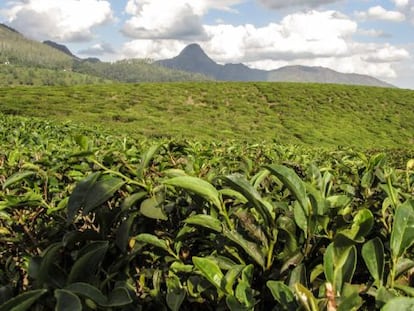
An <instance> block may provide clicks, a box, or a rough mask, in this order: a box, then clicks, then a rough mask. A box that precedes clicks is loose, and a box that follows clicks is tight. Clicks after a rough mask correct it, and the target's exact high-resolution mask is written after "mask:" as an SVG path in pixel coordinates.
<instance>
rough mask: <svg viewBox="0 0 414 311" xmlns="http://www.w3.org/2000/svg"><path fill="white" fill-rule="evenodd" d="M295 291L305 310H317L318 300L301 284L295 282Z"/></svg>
mask: <svg viewBox="0 0 414 311" xmlns="http://www.w3.org/2000/svg"><path fill="white" fill-rule="evenodd" d="M294 287H295V292H296V295H297V296H298V298H299V301H300V302H301V304H302V306H303V307H304V308H305V310H307V311H319V307H318V301H317V300H316V298H315V296H313V294H312V293H311V292H310V291H309V290H308V289H307V288H306V287H305V286H303V285H302V284H300V283H297V284H295V286H294Z"/></svg>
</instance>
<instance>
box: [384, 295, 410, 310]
mask: <svg viewBox="0 0 414 311" xmlns="http://www.w3.org/2000/svg"><path fill="white" fill-rule="evenodd" d="M396 310H398V311H411V310H414V298H408V297H396V298H393V299H391V300H390V301H388V302H387V303H386V304H385V306H384V307H382V309H381V311H396Z"/></svg>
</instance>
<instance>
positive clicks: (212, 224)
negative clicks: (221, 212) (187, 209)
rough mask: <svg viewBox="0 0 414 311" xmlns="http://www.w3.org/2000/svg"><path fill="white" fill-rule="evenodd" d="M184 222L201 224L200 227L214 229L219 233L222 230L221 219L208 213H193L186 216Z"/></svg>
mask: <svg viewBox="0 0 414 311" xmlns="http://www.w3.org/2000/svg"><path fill="white" fill-rule="evenodd" d="M184 222H185V223H187V224H191V225H197V226H202V227H205V228H207V229H211V230H214V231H216V232H219V233H220V232H221V231H222V224H221V221H220V220H218V219H217V218H215V217H212V216H210V215H203V214H197V215H193V216H190V217H188V218H187V219H186V220H184Z"/></svg>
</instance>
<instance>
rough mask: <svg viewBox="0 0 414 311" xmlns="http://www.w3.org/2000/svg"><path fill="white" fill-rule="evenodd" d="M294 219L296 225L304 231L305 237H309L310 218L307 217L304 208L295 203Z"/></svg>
mask: <svg viewBox="0 0 414 311" xmlns="http://www.w3.org/2000/svg"><path fill="white" fill-rule="evenodd" d="M293 217H294V219H295V223H296V224H297V225H298V227H299V228H300V229H302V231H303V233H304V234H305V237H307V236H308V228H309V224H308V217H307V216H306V213H305V211H304V209H303V208H302V206H300V204H299V203H298V202H295V203H294V204H293Z"/></svg>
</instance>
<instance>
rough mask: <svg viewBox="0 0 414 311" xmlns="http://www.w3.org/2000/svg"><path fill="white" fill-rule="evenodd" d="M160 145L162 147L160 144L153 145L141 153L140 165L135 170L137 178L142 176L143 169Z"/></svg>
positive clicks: (146, 166)
mask: <svg viewBox="0 0 414 311" xmlns="http://www.w3.org/2000/svg"><path fill="white" fill-rule="evenodd" d="M161 147H162V144H156V145H153V146H151V147H150V148H149V149H148V150H147V152H145V153H144V154H143V155H142V158H141V163H140V165H139V167H138V171H137V176H138V177H139V178H144V172H145V170H146V169H147V168H148V166H149V164H150V162H151V160H152V158H153V157H154V156H155V154H156V153H157V152H158V150H160V148H161Z"/></svg>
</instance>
